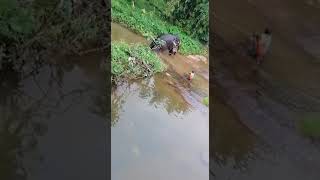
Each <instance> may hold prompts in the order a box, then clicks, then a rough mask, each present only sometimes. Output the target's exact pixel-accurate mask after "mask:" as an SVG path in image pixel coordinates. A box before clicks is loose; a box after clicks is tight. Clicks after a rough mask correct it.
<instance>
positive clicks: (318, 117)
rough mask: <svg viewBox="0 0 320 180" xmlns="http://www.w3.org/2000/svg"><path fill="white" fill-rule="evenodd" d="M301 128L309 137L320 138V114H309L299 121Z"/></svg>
mask: <svg viewBox="0 0 320 180" xmlns="http://www.w3.org/2000/svg"><path fill="white" fill-rule="evenodd" d="M299 128H300V130H301V131H302V133H303V134H304V135H305V136H307V137H312V138H320V114H319V113H312V114H308V115H307V116H306V117H305V118H304V119H303V120H301V121H300V122H299Z"/></svg>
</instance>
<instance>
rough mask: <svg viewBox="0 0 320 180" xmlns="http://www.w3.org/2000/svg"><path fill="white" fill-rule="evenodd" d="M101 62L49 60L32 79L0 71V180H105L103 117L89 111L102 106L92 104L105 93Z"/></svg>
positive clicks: (98, 57) (98, 56) (91, 58)
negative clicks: (100, 68)
mask: <svg viewBox="0 0 320 180" xmlns="http://www.w3.org/2000/svg"><path fill="white" fill-rule="evenodd" d="M102 58H103V56H102V55H101V54H93V55H88V56H84V57H81V58H79V57H54V59H53V60H50V59H48V61H51V63H50V64H45V65H43V66H42V67H41V68H39V69H38V72H36V73H34V74H26V75H23V74H19V72H13V71H9V72H3V71H2V72H0V73H1V81H0V179H3V180H16V179H25V180H29V179H32V180H37V179H77V180H79V179H83V180H84V179H105V178H106V176H105V169H106V164H105V163H106V162H105V159H104V158H101V157H103V156H105V148H104V146H105V139H106V137H105V126H104V124H105V118H104V116H100V115H98V114H96V115H95V114H94V113H91V112H92V111H91V110H90V108H93V109H102V108H103V106H105V103H104V104H101V103H99V102H98V101H96V100H97V99H98V98H97V97H102V96H103V95H104V94H105V81H104V76H103V73H102V72H101V71H100V70H99V60H101V59H102ZM3 77H10V78H3ZM100 106H101V107H100ZM97 115H98V116H97ZM81 162H87V163H88V164H84V163H81ZM89 164H90V165H89ZM91 164H96V166H94V168H93V167H92V166H91Z"/></svg>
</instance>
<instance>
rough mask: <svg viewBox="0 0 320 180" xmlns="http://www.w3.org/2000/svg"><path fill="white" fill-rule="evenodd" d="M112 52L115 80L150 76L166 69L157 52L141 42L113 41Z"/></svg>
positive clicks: (113, 78)
mask: <svg viewBox="0 0 320 180" xmlns="http://www.w3.org/2000/svg"><path fill="white" fill-rule="evenodd" d="M111 52H112V54H111V73H112V81H113V82H116V81H118V80H120V79H131V80H132V79H140V78H144V77H149V76H151V75H153V74H155V73H159V72H163V71H164V70H165V69H166V66H165V64H164V63H163V62H162V61H161V59H160V58H159V57H158V56H157V54H156V53H154V52H152V51H151V50H150V48H149V46H146V45H143V44H140V43H136V44H134V45H132V44H131V45H129V44H127V43H125V42H112V45H111Z"/></svg>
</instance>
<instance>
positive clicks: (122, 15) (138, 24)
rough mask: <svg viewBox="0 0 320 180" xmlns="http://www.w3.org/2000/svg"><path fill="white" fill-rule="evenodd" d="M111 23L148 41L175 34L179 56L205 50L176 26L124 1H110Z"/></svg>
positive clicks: (202, 52)
mask: <svg viewBox="0 0 320 180" xmlns="http://www.w3.org/2000/svg"><path fill="white" fill-rule="evenodd" d="M111 16H112V21H114V22H117V23H120V24H123V25H125V26H126V27H128V28H129V29H131V30H133V31H135V32H136V33H138V34H141V35H143V36H144V37H146V38H148V39H152V38H155V37H156V36H157V35H159V34H163V33H171V34H176V35H178V36H179V37H180V39H181V42H182V43H181V47H180V50H179V52H180V53H181V54H185V55H187V54H205V53H206V49H205V48H204V46H203V45H202V44H201V43H200V42H199V41H197V40H195V39H192V38H191V37H190V36H189V35H187V34H186V33H185V32H183V31H182V30H181V29H180V28H179V27H178V26H174V25H172V24H170V23H168V22H166V21H164V20H162V19H161V18H160V17H158V16H156V15H155V14H154V13H153V12H146V11H145V10H144V9H140V8H134V7H132V6H131V5H130V4H129V3H128V2H127V1H125V0H113V1H112V13H111Z"/></svg>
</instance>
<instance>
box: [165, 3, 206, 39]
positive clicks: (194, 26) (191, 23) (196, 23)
mask: <svg viewBox="0 0 320 180" xmlns="http://www.w3.org/2000/svg"><path fill="white" fill-rule="evenodd" d="M170 19H172V21H173V22H174V23H176V24H179V26H181V27H184V29H186V30H187V31H188V32H189V33H190V34H191V35H192V37H194V38H197V39H199V40H201V41H203V42H208V41H209V1H208V0H184V1H182V0H181V1H180V2H179V3H175V8H174V9H173V10H172V13H171V17H170Z"/></svg>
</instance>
